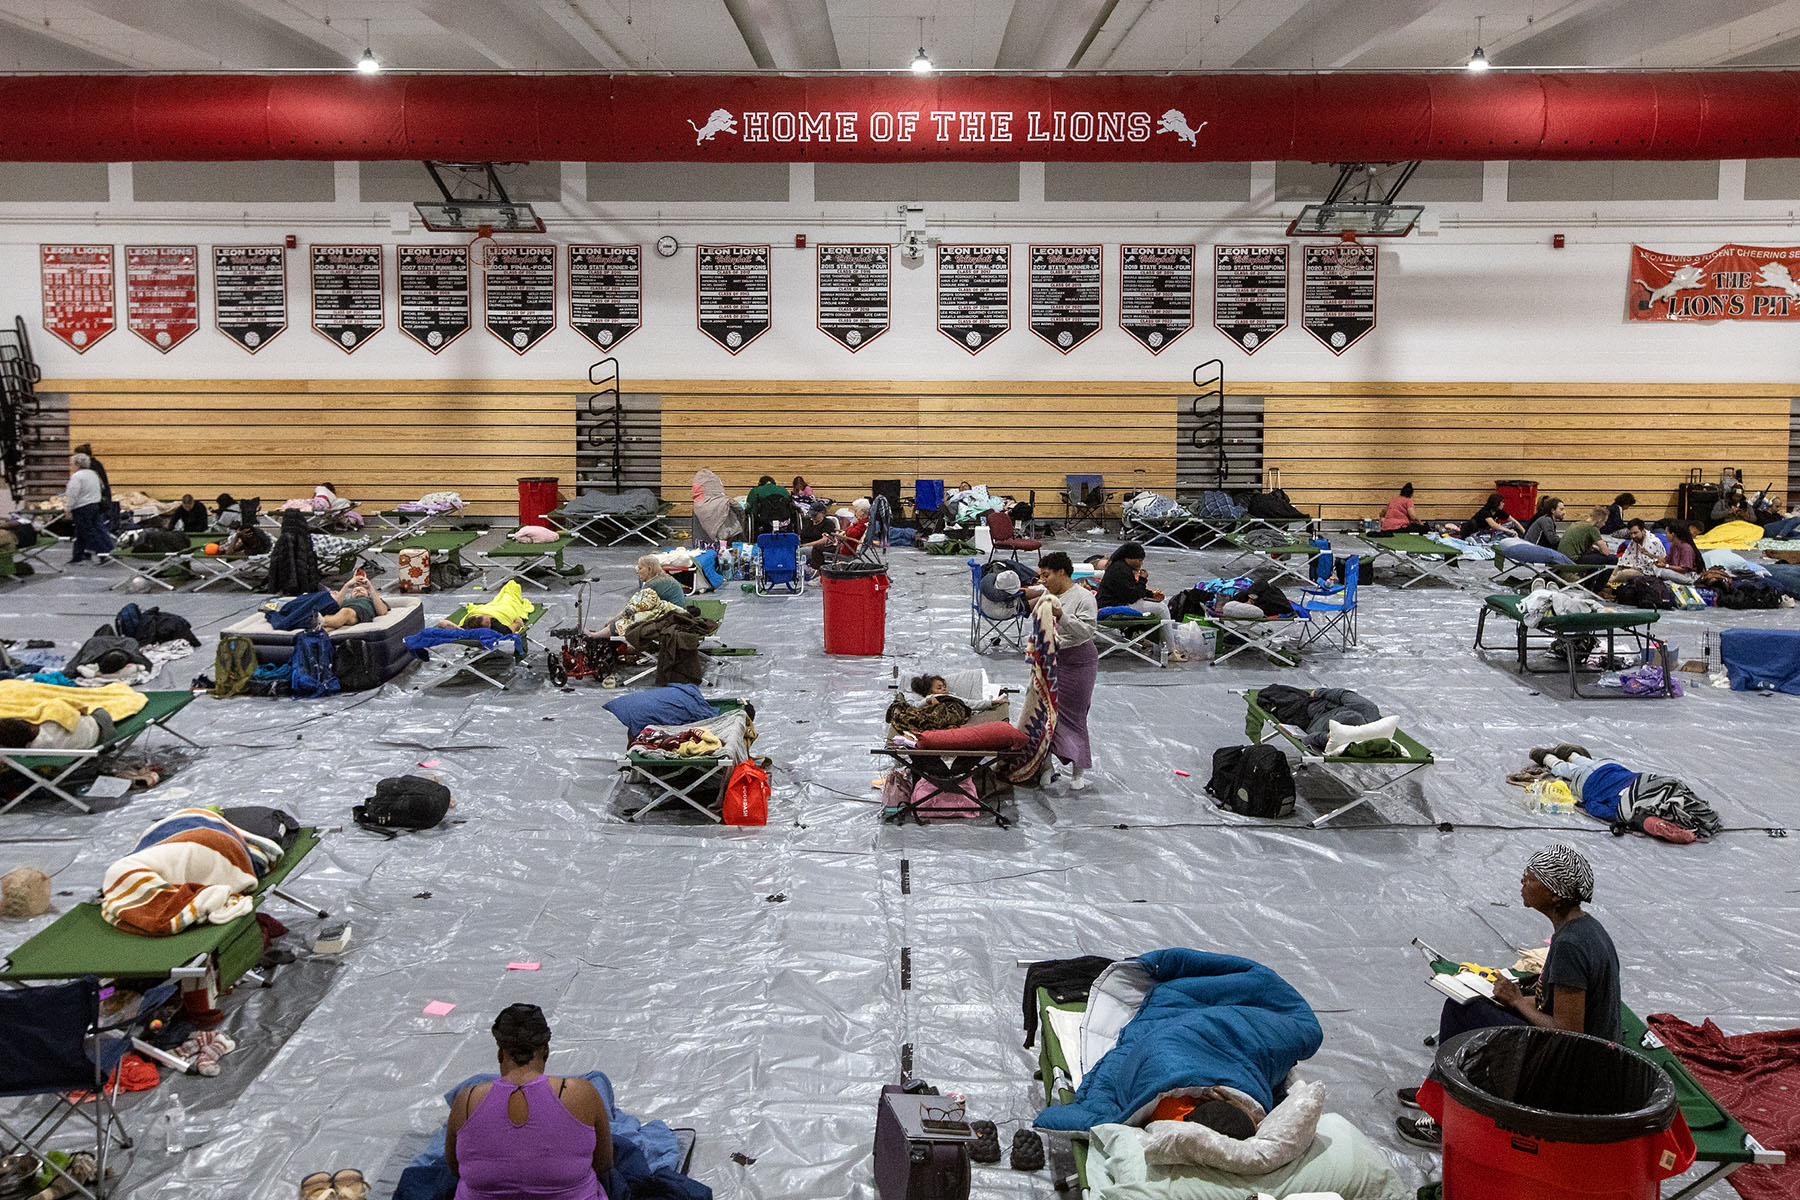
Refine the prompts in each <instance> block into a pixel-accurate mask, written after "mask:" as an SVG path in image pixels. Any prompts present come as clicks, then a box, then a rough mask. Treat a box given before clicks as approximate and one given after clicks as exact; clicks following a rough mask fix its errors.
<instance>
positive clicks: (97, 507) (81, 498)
mask: <svg viewBox="0 0 1800 1200" xmlns="http://www.w3.org/2000/svg"><path fill="white" fill-rule="evenodd" d="M63 505H64V507H66V508H67V509H68V510H69V519H70V520H71V521H73V522H74V523H75V549H74V551H73V552H72V553H71V554H70V555H69V561H70V562H71V563H78V562H86V561H87V560H88V556H89V555H94V554H105V553H106V552H107V551H108V550H111V549H112V548H113V540H112V535H111V534H110V533H108V532H106V525H105V522H104V521H103V520H102V516H103V514H104V513H105V511H106V509H105V505H104V504H103V503H102V502H101V492H100V476H98V475H96V474H95V473H94V470H93V463H92V460H91V459H89V458H88V456H87V455H85V454H72V455H70V456H69V486H68V487H67V488H66V489H65V490H64V491H63Z"/></svg>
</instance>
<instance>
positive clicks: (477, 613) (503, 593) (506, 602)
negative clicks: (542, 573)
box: [463, 579, 536, 629]
mask: <svg viewBox="0 0 1800 1200" xmlns="http://www.w3.org/2000/svg"><path fill="white" fill-rule="evenodd" d="M535 609H536V605H534V604H532V602H531V601H529V600H527V599H526V598H525V591H524V589H523V588H521V587H520V586H519V581H518V580H516V579H514V580H512V581H510V582H508V583H507V585H506V586H505V587H503V588H501V589H500V590H499V591H497V592H495V593H494V598H493V599H492V600H489V601H488V602H487V603H486V604H471V605H469V607H468V611H466V612H464V613H463V624H464V625H465V626H466V625H467V624H468V623H469V618H470V617H492V618H494V624H495V625H496V626H504V627H505V628H507V629H511V628H512V626H513V622H514V621H523V620H524V619H525V618H526V617H529V616H530V615H531V614H532V612H533V611H535Z"/></svg>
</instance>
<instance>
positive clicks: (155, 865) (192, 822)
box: [100, 808, 282, 937]
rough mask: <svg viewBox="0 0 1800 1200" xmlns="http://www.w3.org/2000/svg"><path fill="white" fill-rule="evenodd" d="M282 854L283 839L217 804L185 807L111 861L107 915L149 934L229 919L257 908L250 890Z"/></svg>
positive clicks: (103, 908) (105, 891)
mask: <svg viewBox="0 0 1800 1200" xmlns="http://www.w3.org/2000/svg"><path fill="white" fill-rule="evenodd" d="M281 854H282V850H281V846H280V844H279V843H276V842H273V841H271V840H269V839H268V838H264V837H258V836H257V835H256V834H253V833H250V832H248V831H246V830H243V829H239V828H238V827H237V826H236V825H233V824H232V823H231V822H230V821H227V820H226V819H225V818H224V817H221V816H220V815H219V814H218V813H217V812H215V811H213V810H212V809H210V808H184V809H181V810H180V811H178V812H174V813H171V814H169V815H168V816H167V817H164V818H163V819H162V820H160V821H158V822H157V823H156V824H154V825H152V826H151V827H150V828H149V829H147V830H145V831H144V834H143V836H142V837H140V838H139V839H138V843H137V848H136V849H134V850H133V851H132V852H131V853H130V854H127V855H126V856H125V857H124V858H121V859H120V860H119V861H118V862H115V863H114V864H113V865H112V866H110V867H108V868H107V871H106V878H105V880H104V882H103V883H102V885H101V891H102V896H101V901H100V915H101V916H102V917H103V918H105V919H106V921H107V922H108V923H109V924H112V925H116V926H118V927H119V928H120V929H123V930H125V931H127V932H129V933H140V934H143V935H145V936H146V937H166V936H168V935H169V934H174V933H180V932H181V931H182V930H184V929H187V928H189V927H190V926H194V925H199V924H202V923H210V924H214V925H223V924H225V923H226V922H227V921H233V920H236V919H237V918H239V917H242V916H245V915H248V914H249V913H250V912H252V911H253V910H254V905H253V904H252V903H251V900H250V897H249V895H248V894H247V893H249V892H250V891H251V890H252V889H254V888H255V887H256V880H257V878H258V877H259V876H262V875H266V874H267V873H268V872H269V869H270V868H271V867H273V866H274V865H275V864H276V863H277V862H279V861H280V859H281Z"/></svg>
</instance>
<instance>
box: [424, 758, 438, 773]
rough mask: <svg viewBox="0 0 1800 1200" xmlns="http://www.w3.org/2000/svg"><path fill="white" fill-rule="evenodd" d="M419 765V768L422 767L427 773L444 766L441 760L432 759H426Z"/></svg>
mask: <svg viewBox="0 0 1800 1200" xmlns="http://www.w3.org/2000/svg"><path fill="white" fill-rule="evenodd" d="M419 765H420V766H421V767H424V768H425V769H426V770H427V771H429V770H431V768H433V767H441V766H443V765H444V764H443V762H442V761H441V760H439V759H435V758H432V759H427V760H426V761H425V762H422V763H420V764H419Z"/></svg>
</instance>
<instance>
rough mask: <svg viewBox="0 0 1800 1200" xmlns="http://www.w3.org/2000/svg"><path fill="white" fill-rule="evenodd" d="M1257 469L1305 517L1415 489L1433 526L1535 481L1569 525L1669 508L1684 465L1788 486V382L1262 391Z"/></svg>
mask: <svg viewBox="0 0 1800 1200" xmlns="http://www.w3.org/2000/svg"><path fill="white" fill-rule="evenodd" d="M1233 390H1243V391H1255V392H1257V393H1260V394H1261V395H1263V396H1264V397H1266V401H1265V404H1264V409H1263V462H1264V463H1265V464H1266V465H1268V466H1274V467H1280V468H1281V472H1282V476H1281V478H1282V485H1283V486H1284V487H1285V488H1286V490H1287V492H1288V494H1289V495H1290V496H1291V497H1293V500H1294V502H1295V503H1296V504H1298V505H1299V506H1300V507H1301V508H1302V509H1303V510H1304V511H1307V512H1313V511H1315V510H1316V509H1319V510H1322V515H1323V516H1325V517H1326V518H1334V519H1335V518H1360V517H1368V516H1374V515H1376V514H1378V513H1379V512H1380V511H1381V508H1382V506H1383V505H1385V504H1386V502H1387V500H1388V498H1389V497H1391V496H1393V495H1394V493H1395V492H1396V491H1397V490H1398V489H1399V487H1400V485H1401V484H1402V483H1404V482H1406V481H1408V480H1411V481H1412V483H1413V485H1414V488H1415V490H1416V495H1415V497H1414V499H1415V502H1416V503H1417V505H1418V509H1419V511H1420V512H1421V513H1422V514H1424V515H1425V516H1428V517H1433V518H1438V517H1442V518H1447V519H1455V518H1459V517H1467V516H1468V515H1469V514H1471V513H1473V512H1474V511H1475V509H1476V508H1477V507H1479V505H1480V504H1481V501H1482V500H1483V499H1484V498H1485V497H1486V496H1487V494H1488V493H1489V492H1490V491H1491V490H1492V489H1493V485H1494V481H1495V480H1496V479H1535V480H1537V481H1538V494H1539V495H1540V496H1543V495H1556V496H1560V497H1562V499H1563V500H1564V501H1566V502H1567V504H1568V506H1569V515H1570V516H1571V517H1574V516H1576V515H1579V513H1580V511H1581V510H1582V509H1584V508H1586V507H1587V506H1589V505H1593V504H1605V503H1608V502H1610V501H1611V500H1612V498H1613V496H1614V495H1616V494H1617V493H1619V492H1631V493H1633V494H1634V495H1636V496H1637V498H1638V502H1639V506H1638V508H1637V510H1636V512H1637V513H1638V515H1641V516H1652V517H1660V516H1667V515H1672V514H1673V513H1674V511H1675V498H1676V488H1677V486H1678V485H1679V484H1680V483H1681V482H1682V480H1684V479H1685V478H1686V477H1687V473H1688V470H1689V469H1690V468H1692V467H1696V466H1698V467H1701V468H1702V469H1703V473H1704V474H1705V476H1706V477H1707V478H1708V479H1709V480H1713V481H1716V480H1717V479H1718V476H1719V468H1720V467H1721V466H1733V467H1741V468H1742V469H1743V471H1744V480H1745V482H1746V483H1747V484H1748V485H1750V486H1751V487H1752V488H1753V489H1754V488H1760V487H1762V486H1763V485H1764V484H1766V483H1770V482H1773V483H1774V485H1775V487H1776V489H1777V490H1778V491H1779V490H1783V489H1785V487H1786V481H1787V469H1788V411H1789V406H1790V403H1791V401H1790V397H1791V396H1793V395H1794V393H1795V391H1796V390H1797V389H1796V388H1794V387H1783V386H1780V385H1759V384H1672V385H1643V384H1531V385H1526V384H1510V385H1509V384H1492V383H1470V384H1450V383H1415V384H1373V383H1370V384H1307V383H1292V384H1264V385H1259V386H1256V387H1254V388H1251V387H1248V386H1247V387H1245V388H1242V389H1233Z"/></svg>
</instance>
